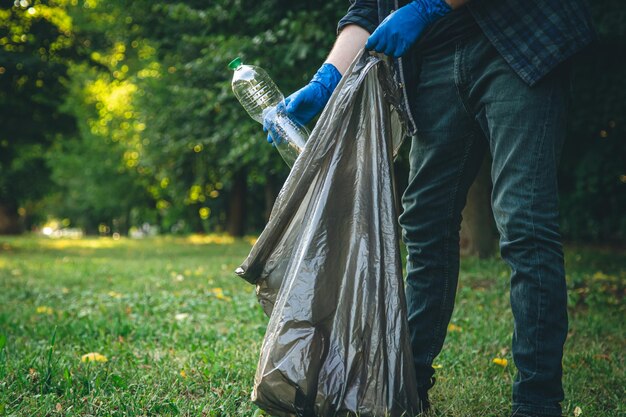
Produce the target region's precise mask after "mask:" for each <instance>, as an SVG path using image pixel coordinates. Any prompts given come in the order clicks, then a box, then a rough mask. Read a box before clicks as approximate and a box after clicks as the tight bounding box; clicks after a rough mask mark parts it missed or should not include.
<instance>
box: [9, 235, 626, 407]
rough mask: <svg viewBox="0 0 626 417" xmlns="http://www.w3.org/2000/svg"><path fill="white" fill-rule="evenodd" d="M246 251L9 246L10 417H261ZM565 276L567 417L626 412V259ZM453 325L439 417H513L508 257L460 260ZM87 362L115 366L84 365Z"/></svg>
mask: <svg viewBox="0 0 626 417" xmlns="http://www.w3.org/2000/svg"><path fill="white" fill-rule="evenodd" d="M249 250H250V243H249V242H247V241H244V240H237V241H234V242H230V241H228V240H225V239H219V238H217V239H211V238H204V239H202V238H195V239H194V238H156V239H148V240H140V241H133V240H128V239H122V240H119V241H113V240H111V239H83V240H50V239H43V238H35V237H18V238H7V237H0V416H2V415H7V416H10V415H15V416H46V415H49V416H57V415H58V416H79V415H80V416H84V415H93V416H156V415H180V416H239V415H240V416H254V415H262V414H261V413H260V412H259V411H258V410H257V409H256V407H255V406H254V405H253V404H251V403H250V401H249V397H250V390H251V386H252V380H253V376H254V370H255V367H256V360H257V357H258V352H259V349H260V345H261V341H262V338H263V335H264V331H265V325H266V323H267V319H266V318H265V316H264V315H263V313H262V312H261V308H260V307H259V306H258V304H257V303H256V298H255V296H254V289H253V287H252V286H250V285H249V284H247V283H246V282H244V281H243V280H241V279H240V278H238V277H236V276H235V275H234V274H233V270H234V269H235V268H236V267H237V266H238V265H239V264H240V263H241V261H242V260H243V259H244V258H245V256H246V255H247V254H248V251H249ZM567 270H568V285H569V287H570V328H571V330H570V335H569V339H568V342H567V344H566V356H565V359H564V371H565V377H564V380H565V389H566V397H567V398H566V401H565V402H564V404H563V406H564V412H565V414H566V415H568V416H569V415H574V410H575V408H576V407H580V409H581V410H582V414H581V416H583V417H586V416H620V415H626V405H625V400H624V398H625V397H626V395H625V394H626V393H625V388H624V387H626V376H625V367H624V365H625V364H624V352H626V342H625V335H626V328H625V327H626V325H625V323H624V317H625V315H624V313H626V308H625V306H624V300H623V296H624V285H625V284H624V283H625V281H626V257H625V256H624V253H623V252H618V251H615V250H613V251H611V250H599V249H588V248H578V247H569V248H568V250H567ZM220 289H221V291H220ZM38 308H39V310H38ZM38 311H39V312H38ZM452 323H454V325H455V326H457V327H456V328H453V329H452V330H451V331H450V332H449V335H448V338H447V340H446V344H445V346H444V351H443V353H442V354H441V355H440V356H439V358H437V360H436V365H437V367H438V369H437V378H438V383H437V385H436V386H435V388H433V391H432V399H433V403H434V407H435V409H436V412H435V413H434V415H435V416H437V417H444V416H445V417H448V416H450V417H461V416H463V417H465V416H494V417H495V416H506V415H508V414H507V413H508V411H509V407H510V386H511V380H512V378H513V376H514V367H513V362H512V358H511V353H510V338H511V331H512V316H511V313H510V309H509V305H508V270H507V268H506V266H505V265H504V264H503V263H502V262H501V261H499V260H497V259H491V260H476V259H464V260H463V262H462V271H461V278H460V286H459V290H458V296H457V305H456V310H455V313H454V316H453V319H452ZM90 352H98V353H100V354H102V355H104V356H105V357H106V358H107V359H108V361H107V362H102V363H100V362H86V363H85V362H81V356H82V355H84V354H87V353H90ZM496 357H498V358H505V359H508V365H507V366H505V367H503V366H500V365H497V364H494V363H493V362H492V359H493V358H496ZM255 413H256V414H255Z"/></svg>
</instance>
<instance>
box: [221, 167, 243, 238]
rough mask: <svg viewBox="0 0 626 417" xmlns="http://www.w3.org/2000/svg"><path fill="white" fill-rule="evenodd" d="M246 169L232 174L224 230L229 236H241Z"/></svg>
mask: <svg viewBox="0 0 626 417" xmlns="http://www.w3.org/2000/svg"><path fill="white" fill-rule="evenodd" d="M247 191H248V189H247V181H246V171H245V170H244V169H241V170H239V171H237V172H236V173H235V175H234V176H233V187H232V189H231V191H230V201H229V207H228V208H229V210H228V222H227V225H226V231H227V232H228V234H229V235H231V236H237V237H240V236H243V234H244V232H245V220H246V195H247Z"/></svg>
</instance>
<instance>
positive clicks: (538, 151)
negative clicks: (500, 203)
mask: <svg viewBox="0 0 626 417" xmlns="http://www.w3.org/2000/svg"><path fill="white" fill-rule="evenodd" d="M553 95H554V91H551V93H550V99H549V102H548V103H547V110H546V113H547V114H546V118H545V119H544V120H546V122H545V123H544V126H543V131H542V132H541V137H540V141H539V144H538V146H537V148H536V152H535V160H536V162H535V168H534V170H533V181H532V186H531V200H530V208H531V210H530V213H531V225H532V233H533V249H534V252H535V266H538V265H539V263H540V259H539V248H538V247H537V230H536V227H535V216H534V210H533V207H534V206H535V195H536V187H537V172H538V170H539V166H540V161H541V159H543V156H544V152H542V150H543V147H544V143H545V139H546V132H547V130H548V129H547V124H548V123H549V120H550V118H549V115H550V112H551V109H552V101H553ZM537 278H538V281H539V291H538V293H539V294H538V295H539V296H538V298H539V300H538V302H537V321H536V322H535V326H536V328H537V333H536V334H535V369H534V371H533V373H534V374H535V375H536V374H537V370H538V369H539V340H540V337H539V335H540V334H542V333H543V326H541V323H540V322H541V315H542V311H543V310H544V309H543V298H544V296H543V293H542V291H541V290H542V287H543V282H542V276H541V271H540V270H539V268H537Z"/></svg>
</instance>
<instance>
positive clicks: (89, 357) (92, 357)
mask: <svg viewBox="0 0 626 417" xmlns="http://www.w3.org/2000/svg"><path fill="white" fill-rule="evenodd" d="M80 361H81V362H106V361H108V359H107V357H106V356H104V355H102V354H100V353H98V352H90V353H86V354H84V355H83V356H81V358H80Z"/></svg>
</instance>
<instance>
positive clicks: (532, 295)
mask: <svg viewBox="0 0 626 417" xmlns="http://www.w3.org/2000/svg"><path fill="white" fill-rule="evenodd" d="M567 67H568V66H567V65H565V64H563V65H562V66H561V67H560V68H558V69H557V70H555V71H553V72H552V73H550V74H549V75H548V76H547V77H546V78H544V79H543V80H541V81H540V82H539V83H538V84H536V85H535V86H533V87H529V86H528V85H527V84H525V83H524V82H523V81H522V80H521V79H520V78H519V76H518V75H516V74H515V73H514V72H513V70H511V68H510V67H509V66H508V64H507V63H506V62H505V61H504V60H503V59H502V58H501V57H500V55H499V54H498V53H497V51H496V50H495V48H494V47H493V46H492V45H491V44H490V42H489V41H488V40H487V39H486V38H485V36H484V35H482V34H477V35H474V36H472V37H470V38H468V39H465V40H462V41H459V42H457V43H456V44H452V45H450V46H449V47H445V48H444V49H441V50H438V51H434V52H432V53H430V54H428V53H426V54H424V56H423V58H422V63H421V69H420V82H419V85H418V97H419V98H418V102H417V106H418V108H417V112H416V113H417V119H416V123H417V127H418V134H417V136H415V137H413V138H412V144H411V151H410V167H411V169H410V174H409V182H408V186H407V188H406V191H405V192H404V194H403V197H402V205H403V208H404V211H403V213H402V215H401V216H400V219H399V220H400V225H401V226H402V238H403V241H404V243H405V244H406V246H407V249H408V256H407V280H406V294H407V303H408V314H409V328H410V331H411V343H412V346H413V355H414V358H415V367H416V372H417V376H418V385H419V386H420V387H421V389H422V390H424V389H428V388H429V387H430V386H431V385H432V383H431V381H432V376H433V374H434V370H433V368H432V366H431V365H432V363H433V359H434V358H435V357H436V356H437V355H438V354H439V352H440V351H441V348H442V346H443V342H444V339H445V337H446V330H447V326H448V323H449V321H450V317H451V315H452V310H453V307H454V298H455V293H456V288H457V281H458V273H459V230H460V226H461V211H462V209H463V207H464V205H465V200H466V196H467V192H468V189H469V187H470V185H471V184H472V182H473V181H474V179H475V177H476V174H477V172H478V169H479V167H480V164H481V162H482V160H483V158H484V156H485V153H486V152H487V151H488V152H490V154H491V157H492V160H493V163H492V167H491V178H492V181H493V192H492V195H491V204H492V208H493V212H494V217H495V220H496V224H497V227H498V231H499V234H500V253H501V255H502V258H503V259H504V260H505V261H506V263H507V264H508V265H509V266H510V268H511V282H510V285H511V296H510V301H511V308H512V311H513V316H514V322H515V323H514V333H513V348H512V353H513V359H514V361H515V365H516V366H517V369H518V373H517V376H516V378H515V382H514V384H513V410H514V411H518V412H530V413H543V414H548V415H552V414H555V415H560V412H561V408H560V404H559V403H560V402H561V401H562V400H563V389H562V384H561V374H562V366H561V360H562V356H563V344H564V342H565V338H566V335H567V310H566V301H567V295H566V285H565V272H564V267H563V251H562V245H561V241H560V232H559V222H558V189H557V165H558V160H559V155H560V150H561V148H562V145H563V139H564V136H565V123H566V121H565V116H566V111H567V104H568V101H569V69H568V68H567Z"/></svg>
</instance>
